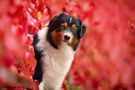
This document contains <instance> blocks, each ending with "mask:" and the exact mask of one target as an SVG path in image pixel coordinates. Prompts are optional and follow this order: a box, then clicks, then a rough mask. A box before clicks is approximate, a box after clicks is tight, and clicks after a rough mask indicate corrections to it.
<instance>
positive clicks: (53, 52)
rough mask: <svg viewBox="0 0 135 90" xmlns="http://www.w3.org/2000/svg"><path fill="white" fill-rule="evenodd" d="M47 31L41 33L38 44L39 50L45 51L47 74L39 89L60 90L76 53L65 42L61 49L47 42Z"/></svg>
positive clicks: (43, 59) (44, 60)
mask: <svg viewBox="0 0 135 90" xmlns="http://www.w3.org/2000/svg"><path fill="white" fill-rule="evenodd" d="M47 31H48V29H47V28H44V29H43V30H41V31H39V34H40V36H39V38H40V41H39V43H38V44H37V47H38V49H44V52H43V54H44V55H43V58H42V61H43V64H44V71H45V72H44V75H43V80H42V82H41V83H40V86H39V88H40V90H60V88H61V85H62V82H63V80H64V78H65V76H66V74H67V72H68V71H69V69H70V66H71V64H72V61H73V58H74V51H73V49H72V48H71V47H70V46H68V45H67V44H66V43H64V42H63V43H62V44H61V46H60V48H59V49H55V48H53V47H52V46H51V45H50V44H49V43H48V41H46V34H47Z"/></svg>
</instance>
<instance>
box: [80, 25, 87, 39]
mask: <svg viewBox="0 0 135 90" xmlns="http://www.w3.org/2000/svg"><path fill="white" fill-rule="evenodd" d="M85 32H86V27H85V25H81V32H80V38H81V37H83V35H84V34H85Z"/></svg>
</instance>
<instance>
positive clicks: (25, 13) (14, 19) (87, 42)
mask: <svg viewBox="0 0 135 90" xmlns="http://www.w3.org/2000/svg"><path fill="white" fill-rule="evenodd" d="M61 12H66V13H68V14H70V15H73V16H75V17H78V18H80V19H81V20H82V21H83V22H84V23H85V25H86V27H87V33H86V34H85V36H84V38H83V39H82V40H81V43H80V46H79V49H78V52H77V53H76V55H75V60H74V62H73V65H72V68H71V70H70V72H69V73H68V75H67V77H66V80H65V81H64V84H63V90H135V1H134V0H0V90H24V89H32V90H38V82H37V81H34V80H33V79H32V75H33V74H34V68H35V65H36V61H35V59H34V51H33V46H32V42H33V35H34V34H35V33H36V32H37V31H39V30H40V29H41V28H42V27H43V26H45V25H46V24H47V23H48V22H49V20H50V19H51V18H52V17H53V16H55V15H56V14H59V13H61Z"/></svg>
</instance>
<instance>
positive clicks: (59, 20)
mask: <svg viewBox="0 0 135 90" xmlns="http://www.w3.org/2000/svg"><path fill="white" fill-rule="evenodd" d="M85 31H86V28H85V26H84V25H83V24H82V21H81V20H80V19H78V18H75V17H73V16H70V15H68V14H65V13H61V14H59V15H57V16H55V17H54V18H53V19H52V20H51V21H50V22H49V24H48V25H47V26H45V27H43V28H42V29H41V30H39V32H37V33H36V34H35V35H34V42H33V46H34V51H35V58H36V60H37V65H36V68H35V73H34V76H33V78H34V79H36V80H38V81H39V82H40V85H39V89H40V90H60V89H61V87H62V83H63V80H64V78H65V76H66V74H67V73H68V71H69V69H70V67H71V64H72V61H73V59H74V55H75V52H76V50H77V47H78V45H79V42H80V39H81V38H82V37H83V35H84V33H85Z"/></svg>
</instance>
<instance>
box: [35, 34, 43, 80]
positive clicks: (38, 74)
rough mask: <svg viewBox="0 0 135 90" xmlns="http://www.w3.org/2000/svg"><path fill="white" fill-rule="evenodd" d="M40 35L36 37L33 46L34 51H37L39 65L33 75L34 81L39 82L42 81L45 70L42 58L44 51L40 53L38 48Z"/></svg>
mask: <svg viewBox="0 0 135 90" xmlns="http://www.w3.org/2000/svg"><path fill="white" fill-rule="evenodd" d="M39 40H40V39H39V38H38V35H37V34H35V35H34V41H33V46H34V51H35V58H36V60H37V65H36V68H35V73H34V75H33V79H36V80H38V81H39V82H41V81H42V75H43V69H42V62H41V58H42V56H43V51H42V50H41V51H39V49H38V48H37V47H36V45H37V43H38V42H39Z"/></svg>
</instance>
